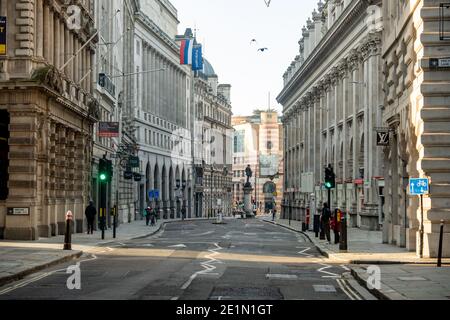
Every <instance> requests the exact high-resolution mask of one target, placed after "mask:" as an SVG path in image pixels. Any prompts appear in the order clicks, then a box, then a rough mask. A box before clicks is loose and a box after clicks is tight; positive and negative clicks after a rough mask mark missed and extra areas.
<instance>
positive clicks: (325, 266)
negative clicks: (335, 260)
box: [317, 263, 339, 277]
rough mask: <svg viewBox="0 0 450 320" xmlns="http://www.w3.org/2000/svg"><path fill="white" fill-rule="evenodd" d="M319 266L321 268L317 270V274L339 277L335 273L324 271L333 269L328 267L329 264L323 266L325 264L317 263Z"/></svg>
mask: <svg viewBox="0 0 450 320" xmlns="http://www.w3.org/2000/svg"><path fill="white" fill-rule="evenodd" d="M319 264H320V265H321V266H323V268H320V269H319V270H317V271H318V272H322V273H325V274H328V275H330V276H334V277H339V275H338V274H337V273H334V272H329V271H325V270H326V269H330V268H333V266H330V265H329V264H325V263H319Z"/></svg>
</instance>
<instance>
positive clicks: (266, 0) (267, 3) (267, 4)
mask: <svg viewBox="0 0 450 320" xmlns="http://www.w3.org/2000/svg"><path fill="white" fill-rule="evenodd" d="M271 1H272V0H264V2H265V3H266V6H267V8H268V7H269V6H270V2H271Z"/></svg>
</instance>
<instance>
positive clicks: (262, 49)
mask: <svg viewBox="0 0 450 320" xmlns="http://www.w3.org/2000/svg"><path fill="white" fill-rule="evenodd" d="M266 50H269V49H267V48H259V49H258V51H261V52H264V51H266Z"/></svg>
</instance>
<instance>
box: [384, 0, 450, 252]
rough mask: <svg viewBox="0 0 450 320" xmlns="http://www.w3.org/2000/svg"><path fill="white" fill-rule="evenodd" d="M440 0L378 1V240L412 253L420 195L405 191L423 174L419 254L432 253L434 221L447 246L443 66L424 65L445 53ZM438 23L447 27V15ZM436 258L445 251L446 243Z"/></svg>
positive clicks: (448, 74)
mask: <svg viewBox="0 0 450 320" xmlns="http://www.w3.org/2000/svg"><path fill="white" fill-rule="evenodd" d="M440 2H442V1H429V0H423V1H420V0H411V1H404V0H403V1H388V0H386V1H383V18H384V32H383V50H382V57H383V64H382V66H381V69H382V70H383V78H382V83H383V84H384V87H383V89H384V92H385V93H386V95H385V97H384V101H383V103H384V105H385V111H384V114H383V123H384V126H386V127H389V129H390V130H391V134H390V145H389V147H386V148H385V149H384V162H385V170H384V176H385V177H386V189H387V190H386V210H385V211H386V220H385V224H384V229H383V231H384V232H383V236H384V239H383V241H384V242H386V243H392V244H396V245H399V246H402V247H404V246H406V247H407V248H408V249H409V250H411V251H416V252H418V253H419V251H420V233H419V231H420V225H421V210H420V200H419V198H418V197H417V196H409V195H408V193H407V189H408V178H429V179H430V182H431V193H430V195H429V196H426V197H425V201H424V221H423V222H424V243H423V255H424V257H436V256H437V250H438V241H439V230H440V221H441V220H444V221H445V228H444V244H448V243H450V237H449V233H450V227H449V218H450V209H449V205H450V188H449V185H450V140H449V136H450V70H449V69H448V68H440V67H436V68H433V67H432V64H430V62H431V61H432V59H440V58H449V57H450V41H448V40H446V41H444V40H441V39H440V37H439V4H440ZM445 23H446V25H450V21H449V18H448V15H447V20H446V21H445ZM395 30H399V31H398V32H395ZM443 255H444V256H446V257H448V256H450V247H449V246H448V245H444V253H443Z"/></svg>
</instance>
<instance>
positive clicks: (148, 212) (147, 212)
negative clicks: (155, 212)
mask: <svg viewBox="0 0 450 320" xmlns="http://www.w3.org/2000/svg"><path fill="white" fill-rule="evenodd" d="M151 214H152V208H151V207H147V209H145V212H144V216H145V224H146V225H147V226H148V225H149V224H150V219H151Z"/></svg>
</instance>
